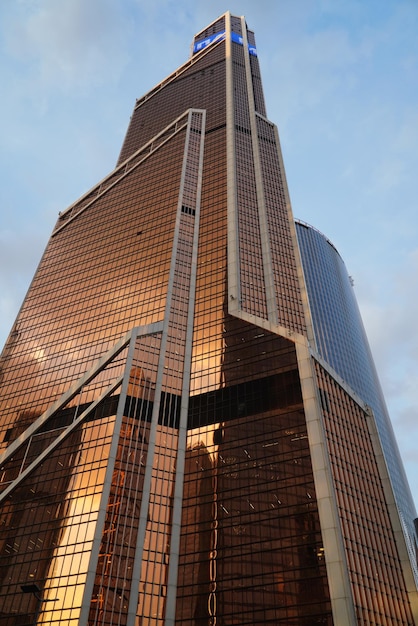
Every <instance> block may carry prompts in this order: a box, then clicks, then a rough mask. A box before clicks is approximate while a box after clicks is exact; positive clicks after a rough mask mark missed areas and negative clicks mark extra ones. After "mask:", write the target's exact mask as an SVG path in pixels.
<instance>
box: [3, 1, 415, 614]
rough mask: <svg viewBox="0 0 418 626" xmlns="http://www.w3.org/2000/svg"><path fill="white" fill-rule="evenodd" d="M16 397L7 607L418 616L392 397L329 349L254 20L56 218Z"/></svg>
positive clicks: (180, 84) (224, 22) (138, 109)
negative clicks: (363, 392) (352, 380)
mask: <svg viewBox="0 0 418 626" xmlns="http://www.w3.org/2000/svg"><path fill="white" fill-rule="evenodd" d="M0 401H1V408H2V433H3V434H2V442H1V451H2V455H1V464H0V467H1V468H2V485H3V490H2V492H1V494H0V506H1V520H2V523H1V535H0V542H1V543H0V624H2V625H4V626H6V625H7V626H18V625H19V626H23V624H30V623H34V622H37V623H39V624H60V625H68V626H75V625H87V624H89V625H93V624H94V625H105V624H120V625H125V624H126V625H127V626H128V625H130V626H134V625H135V626H139V625H141V626H145V625H146V624H166V625H169V624H177V625H180V624H181V625H186V624H190V625H192V624H194V625H202V626H203V625H209V624H211V625H215V624H219V625H220V624H222V625H223V626H224V625H228V624H231V625H232V624H240V625H244V624H251V625H258V624H266V623H267V624H286V625H292V624H293V625H294V626H308V625H309V626H311V625H313V624H328V625H329V626H330V625H331V624H334V625H338V626H342V625H348V624H371V623H376V624H405V625H406V624H414V623H417V622H418V617H417V593H416V587H415V584H414V578H413V572H412V568H411V563H410V560H409V555H408V550H407V546H406V543H405V539H404V535H403V532H402V527H401V522H400V519H399V515H398V512H397V508H396V504H395V500H394V497H393V491H392V488H391V484H390V481H389V479H388V474H387V470H386V465H385V461H384V456H383V454H382V449H381V446H380V442H379V438H378V436H377V431H376V426H375V420H374V416H373V413H372V411H371V410H370V409H369V407H368V406H367V405H366V403H365V402H364V399H362V398H361V397H359V395H358V394H357V393H355V390H353V389H352V388H351V387H350V386H349V385H348V384H347V383H344V382H343V381H342V380H341V379H340V377H339V376H337V375H336V373H335V371H334V369H333V368H332V367H330V365H329V364H328V363H327V362H326V361H325V360H324V359H321V358H320V357H319V355H318V354H317V351H316V346H315V337H314V333H313V330H312V322H311V317H310V311H309V306H308V298H307V293H306V287H305V283H304V277H303V271H302V265H301V262H300V258H299V252H298V246H297V240H296V233H295V226H294V222H293V217H292V214H291V209H290V203H289V198H288V193H287V188H286V180H285V175H284V168H283V163H282V158H281V153H280V146H279V140H278V135H277V130H276V127H275V126H274V124H272V123H271V122H270V121H269V120H268V119H267V117H266V111H265V106H264V99H263V92H262V86H261V79H260V73H259V66H258V57H257V49H256V46H255V39H254V34H253V33H252V31H250V30H248V29H247V26H246V23H245V20H244V18H239V17H234V16H232V15H230V14H229V13H226V14H225V15H223V16H221V17H220V18H219V19H217V20H215V22H213V23H212V24H210V25H209V26H208V27H207V28H206V29H204V30H203V31H202V32H200V33H198V34H197V35H196V36H195V39H194V45H193V52H192V55H191V57H190V58H189V60H188V61H186V63H185V64H184V65H182V66H181V67H180V68H179V69H178V70H177V71H176V72H174V73H173V74H172V75H171V76H169V77H167V78H166V79H165V80H163V81H162V82H161V83H160V84H158V85H157V86H156V87H155V88H154V89H152V90H151V91H150V92H149V93H148V94H146V95H145V96H144V97H143V98H141V99H139V100H137V102H136V104H135V108H134V112H133V115H132V117H131V121H130V124H129V128H128V131H127V134H126V138H125V142H124V145H123V147H122V151H121V154H120V157H119V161H118V164H117V166H116V168H115V169H114V170H113V171H112V172H111V173H110V174H109V176H107V177H106V178H105V179H103V180H102V181H101V182H100V183H99V184H98V185H97V186H96V187H94V188H93V189H92V190H90V191H89V192H88V193H87V194H85V195H84V196H83V197H82V198H81V199H80V200H78V201H77V202H75V203H74V204H73V205H71V206H70V207H69V208H68V209H66V210H65V211H63V212H62V213H61V214H60V215H59V217H58V221H57V224H56V226H55V228H54V231H53V233H52V235H51V239H50V241H49V243H48V246H47V248H46V251H45V253H44V255H43V257H42V260H41V262H40V265H39V267H38V270H37V272H36V274H35V277H34V279H33V282H32V284H31V286H30V289H29V291H28V294H27V296H26V298H25V301H24V303H23V305H22V308H21V310H20V312H19V315H18V318H17V320H16V323H15V325H14V326H13V329H12V331H11V334H10V336H9V339H8V341H7V343H6V346H5V349H4V351H3V353H2V360H1V400H0ZM38 590H39V591H38ZM26 592H28V593H26Z"/></svg>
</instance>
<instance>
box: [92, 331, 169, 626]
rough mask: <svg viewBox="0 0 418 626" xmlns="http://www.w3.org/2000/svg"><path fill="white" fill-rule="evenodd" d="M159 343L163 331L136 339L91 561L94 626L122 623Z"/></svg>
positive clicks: (146, 451)
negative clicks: (95, 556)
mask: <svg viewBox="0 0 418 626" xmlns="http://www.w3.org/2000/svg"><path fill="white" fill-rule="evenodd" d="M160 348H161V335H158V336H153V335H151V336H147V337H141V338H138V339H136V346H135V353H134V358H133V363H132V367H131V369H130V374H129V384H128V390H127V398H126V402H125V407H124V416H123V418H122V427H121V430H120V433H119V435H118V436H119V440H118V447H117V453H116V460H115V464H114V467H113V473H112V478H111V487H110V493H109V496H108V500H107V504H106V516H105V521H104V527H103V530H102V534H101V543H100V550H99V556H98V561H97V564H96V565H95V567H96V575H95V581H94V587H93V594H92V597H91V604H90V612H89V624H91V625H93V624H94V625H95V626H103V625H105V624H114V623H117V624H119V625H120V626H122V625H123V624H126V619H127V612H128V601H129V596H130V593H131V580H132V574H133V565H134V559H135V553H136V545H137V534H138V524H139V512H140V507H141V501H142V492H143V484H144V474H145V467H146V463H147V456H148V445H149V432H150V421H151V415H152V409H153V405H154V400H155V387H156V378H157V369H158V362H159V354H160ZM91 566H94V564H91Z"/></svg>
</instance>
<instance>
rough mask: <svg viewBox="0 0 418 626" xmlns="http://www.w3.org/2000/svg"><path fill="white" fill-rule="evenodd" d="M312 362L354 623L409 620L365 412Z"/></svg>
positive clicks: (397, 559) (394, 545)
mask: <svg viewBox="0 0 418 626" xmlns="http://www.w3.org/2000/svg"><path fill="white" fill-rule="evenodd" d="M315 367H316V375H317V378H318V384H319V388H320V390H321V397H322V400H323V402H322V404H323V415H324V423H325V429H326V437H327V443H328V450H329V455H330V460H331V471H332V475H333V480H334V489H335V494H336V498H337V506H338V510H339V519H340V520H341V530H342V534H343V541H344V545H345V552H346V555H347V561H348V571H349V576H350V581H351V588H352V592H353V598H354V605H355V610H356V616H357V623H358V624H359V626H368V625H369V624H381V625H382V626H389V625H390V626H392V625H394V624H399V625H401V624H402V625H404V624H413V618H412V615H411V609H410V605H409V601H408V597H407V595H406V593H405V583H404V580H403V574H402V571H401V567H400V563H399V558H398V554H397V549H396V544H395V538H394V535H393V531H392V526H391V522H390V519H389V513H388V509H387V505H386V501H385V497H384V491H383V487H382V483H381V479H380V475H379V470H378V467H377V463H376V459H375V455H374V451H373V446H372V442H371V437H370V433H369V429H368V425H367V421H368V417H367V415H366V414H365V413H364V411H363V410H362V409H361V408H360V406H359V405H357V403H356V402H355V401H354V400H353V399H352V398H350V397H349V396H348V395H347V394H346V393H345V392H344V390H343V389H342V388H341V387H340V386H339V385H338V383H337V382H336V381H335V380H334V379H333V378H332V377H331V376H330V375H329V374H328V373H327V372H326V371H325V370H324V369H323V368H322V367H321V366H320V365H319V364H318V363H316V362H315ZM325 556H326V555H325Z"/></svg>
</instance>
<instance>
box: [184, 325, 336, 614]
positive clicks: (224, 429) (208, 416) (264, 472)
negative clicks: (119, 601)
mask: <svg viewBox="0 0 418 626" xmlns="http://www.w3.org/2000/svg"><path fill="white" fill-rule="evenodd" d="M227 337H228V342H229V343H228V345H227V347H226V350H225V364H224V368H225V382H226V386H225V387H224V388H223V389H218V390H217V391H213V392H209V393H204V394H202V395H200V396H194V397H193V398H192V400H191V405H190V407H189V429H190V430H189V433H188V445H187V451H186V473H185V476H186V478H185V486H184V494H183V520H182V542H181V547H180V554H181V558H180V567H179V582H178V602H177V620H176V623H178V624H179V625H180V624H192V623H217V622H218V621H222V624H225V625H229V624H231V625H232V624H236V623H237V617H238V616H239V623H240V624H252V625H257V626H258V625H260V626H261V624H265V623H268V624H304V625H306V626H308V624H312V623H315V620H316V619H321V620H322V623H324V624H328V625H329V626H331V625H332V618H331V609H330V603H329V595H328V588H327V582H326V574H325V562H324V559H323V550H322V540H321V533H320V529H319V521H318V512H317V505H316V500H315V489H314V485H313V475H312V468H311V463H310V454H309V446H308V443H307V434H306V424H305V418H304V412H303V408H302V401H301V395H300V386H299V380H298V375H297V371H296V370H295V352H294V347H293V346H292V345H291V344H290V343H289V342H287V341H286V340H284V339H280V338H278V337H274V336H273V335H270V334H268V333H267V334H264V333H260V329H257V328H256V327H253V326H251V325H248V324H245V323H244V322H241V321H240V320H230V323H229V324H228V334H227ZM263 348H264V351H263ZM228 354H230V357H231V358H230V361H229V358H228ZM236 357H238V359H236ZM237 360H238V361H239V365H238V366H237ZM229 363H230V367H228V364H229Z"/></svg>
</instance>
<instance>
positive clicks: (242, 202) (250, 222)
mask: <svg viewBox="0 0 418 626" xmlns="http://www.w3.org/2000/svg"><path fill="white" fill-rule="evenodd" d="M232 59H233V68H234V72H233V86H234V119H235V159H236V171H235V177H236V194H237V196H236V202H237V226H238V245H239V274H240V300H241V301H240V306H241V309H242V310H243V311H246V312H247V313H250V314H252V315H257V316H259V317H262V318H264V319H267V301H266V289H265V281H264V269H263V255H262V248H261V236H260V224H259V219H258V200H257V188H256V180H255V169H254V157H253V147H252V137H251V123H250V110H249V100H248V87H247V76H246V72H245V63H244V47H243V46H241V45H239V44H236V43H232Z"/></svg>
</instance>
